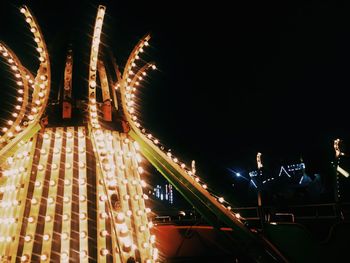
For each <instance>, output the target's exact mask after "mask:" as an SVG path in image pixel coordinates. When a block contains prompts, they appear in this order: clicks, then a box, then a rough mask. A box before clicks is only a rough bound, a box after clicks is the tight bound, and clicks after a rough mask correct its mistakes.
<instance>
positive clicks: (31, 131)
mask: <svg viewBox="0 0 350 263" xmlns="http://www.w3.org/2000/svg"><path fill="white" fill-rule="evenodd" d="M40 129H41V126H40V124H39V123H37V124H34V125H33V126H32V127H28V128H27V129H25V130H24V131H23V132H21V133H20V134H18V135H16V137H15V138H13V139H12V140H11V141H10V142H9V143H8V144H6V145H5V147H3V148H2V149H1V150H0V166H1V165H2V164H3V163H4V162H5V161H6V160H7V158H8V157H10V156H12V155H13V154H14V153H16V152H17V150H18V149H19V148H20V147H21V146H22V145H23V144H25V143H26V142H27V141H29V140H30V139H31V138H32V137H33V136H34V135H35V134H36V133H37V132H38V131H39V130H40Z"/></svg>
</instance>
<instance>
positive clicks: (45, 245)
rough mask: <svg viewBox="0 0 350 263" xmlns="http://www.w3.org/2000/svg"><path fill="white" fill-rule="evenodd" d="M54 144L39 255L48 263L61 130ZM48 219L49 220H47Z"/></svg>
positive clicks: (59, 161)
mask: <svg viewBox="0 0 350 263" xmlns="http://www.w3.org/2000/svg"><path fill="white" fill-rule="evenodd" d="M53 136H55V143H54V149H53V157H52V163H51V177H50V181H49V191H48V197H47V204H46V215H45V219H46V220H45V226H44V232H43V236H42V249H41V255H45V256H44V258H46V259H45V260H44V261H50V258H51V246H52V233H53V229H54V220H53V218H54V215H55V209H56V200H57V187H58V183H59V182H58V176H59V170H60V168H61V167H60V164H61V150H62V136H63V128H57V129H56V131H55V134H54V135H53ZM49 219H50V220H49Z"/></svg>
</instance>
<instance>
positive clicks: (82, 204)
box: [75, 127, 89, 263]
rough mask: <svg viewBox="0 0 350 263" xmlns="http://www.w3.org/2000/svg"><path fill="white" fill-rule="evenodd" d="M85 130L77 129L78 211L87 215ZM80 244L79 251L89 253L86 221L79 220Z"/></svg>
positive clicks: (82, 258) (84, 260) (84, 262)
mask: <svg viewBox="0 0 350 263" xmlns="http://www.w3.org/2000/svg"><path fill="white" fill-rule="evenodd" d="M85 140H86V138H85V128H84V127H79V128H78V164H75V165H78V166H79V168H78V169H79V179H78V183H79V211H80V213H82V214H85V215H88V207H87V206H88V202H87V178H86V143H85ZM79 231H80V235H79V236H80V242H79V251H89V249H88V241H89V239H88V220H87V219H86V220H79ZM88 261H89V258H88V257H81V258H80V263H87V262H88Z"/></svg>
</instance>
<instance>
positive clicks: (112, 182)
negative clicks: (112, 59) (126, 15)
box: [89, 7, 153, 262]
mask: <svg viewBox="0 0 350 263" xmlns="http://www.w3.org/2000/svg"><path fill="white" fill-rule="evenodd" d="M104 13H105V10H104V8H100V7H99V10H98V13H97V19H96V23H95V29H94V34H93V42H92V49H91V56H90V71H89V115H90V124H91V126H92V128H93V138H94V140H95V144H96V148H97V149H96V152H97V154H98V156H99V158H98V160H99V162H100V165H101V167H102V174H103V175H104V179H103V182H102V183H103V184H104V183H106V184H107V185H106V188H105V191H106V195H101V196H100V201H101V202H106V201H107V199H109V198H111V195H112V194H113V193H114V191H117V189H116V188H115V189H114V190H112V191H110V190H108V188H107V186H110V187H111V186H112V187H115V186H116V179H115V178H114V176H113V174H114V172H115V168H116V167H115V164H114V162H113V161H112V160H111V158H108V149H107V147H106V141H111V140H112V138H113V137H112V136H111V135H110V134H109V135H106V134H104V132H103V131H102V130H101V125H100V123H99V120H98V113H97V103H96V92H95V88H96V64H97V59H98V48H99V43H100V35H101V28H102V21H103V16H104ZM124 143H129V141H128V139H125V140H124ZM110 154H113V151H112V152H111V153H110ZM121 154H123V153H121ZM127 156H128V155H127ZM129 157H131V155H130V156H129ZM124 168H125V166H124V165H122V164H121V165H120V169H124ZM113 170H114V172H113ZM123 182H124V183H127V182H128V181H127V180H123ZM132 183H134V181H132ZM136 183H137V182H136ZM140 185H141V182H140ZM107 195H108V196H107ZM143 197H144V198H145V196H143ZM124 198H126V199H128V198H130V196H128V195H124ZM134 198H135V199H139V198H140V196H138V195H135V196H134ZM109 200H110V199H109ZM147 211H150V210H149V209H145V211H143V210H138V211H137V212H136V213H137V215H139V216H141V215H142V214H143V213H144V212H147ZM110 212H111V213H113V212H112V211H110ZM126 214H127V215H129V216H131V215H132V211H131V210H127V211H126ZM100 216H101V217H108V214H107V213H106V212H103V213H101V214H100ZM111 216H112V215H111ZM121 217H124V213H118V215H117V219H116V222H115V224H116V229H118V233H115V234H116V235H117V238H118V240H119V241H120V243H121V246H122V247H121V249H122V250H123V251H124V252H125V253H129V252H131V251H132V250H133V248H134V247H135V245H133V244H132V236H130V231H129V229H128V226H127V224H126V223H125V222H124V220H122V219H121ZM112 218H114V216H112ZM118 218H119V220H118ZM123 219H124V218H123ZM122 221H123V222H122ZM142 229H143V228H142ZM143 231H144V229H143ZM152 240H153V239H152ZM148 247H149V245H148V244H147V243H146V244H144V245H143V248H148ZM103 254H108V251H107V250H106V251H103ZM146 262H150V261H149V259H147V260H146Z"/></svg>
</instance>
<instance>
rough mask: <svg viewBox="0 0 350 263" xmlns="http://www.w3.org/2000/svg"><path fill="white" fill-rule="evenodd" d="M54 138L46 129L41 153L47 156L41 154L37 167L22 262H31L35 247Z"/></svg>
mask: <svg viewBox="0 0 350 263" xmlns="http://www.w3.org/2000/svg"><path fill="white" fill-rule="evenodd" d="M51 137H52V130H51V129H46V130H45V133H44V134H43V144H42V147H41V152H45V153H46V154H40V160H39V164H38V167H37V174H36V177H35V178H36V179H35V183H34V184H35V187H34V192H33V198H32V199H31V204H30V213H29V216H28V218H27V221H28V222H27V228H26V232H25V236H24V240H25V242H24V245H23V254H22V257H21V260H22V261H24V262H30V261H31V257H32V250H33V246H34V237H35V232H36V227H37V223H38V216H39V209H40V203H41V197H42V192H43V185H44V179H45V172H46V166H47V162H48V154H47V153H48V152H49V150H50V142H51Z"/></svg>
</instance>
